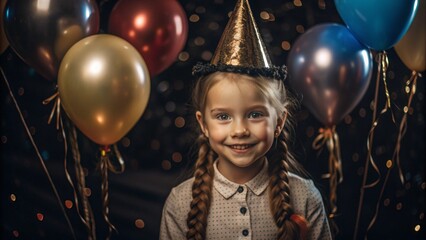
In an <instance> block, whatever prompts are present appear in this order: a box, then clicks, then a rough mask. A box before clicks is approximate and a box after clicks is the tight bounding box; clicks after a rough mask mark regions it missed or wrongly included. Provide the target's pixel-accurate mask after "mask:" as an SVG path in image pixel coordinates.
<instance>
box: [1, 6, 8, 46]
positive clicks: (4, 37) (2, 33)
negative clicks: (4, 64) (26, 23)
mask: <svg viewBox="0 0 426 240" xmlns="http://www.w3.org/2000/svg"><path fill="white" fill-rule="evenodd" d="M6 2H7V1H6V0H4V1H3V0H2V1H1V5H0V53H3V52H4V50H6V48H7V46H9V42H8V41H7V38H6V33H5V32H4V26H3V11H4V6H6Z"/></svg>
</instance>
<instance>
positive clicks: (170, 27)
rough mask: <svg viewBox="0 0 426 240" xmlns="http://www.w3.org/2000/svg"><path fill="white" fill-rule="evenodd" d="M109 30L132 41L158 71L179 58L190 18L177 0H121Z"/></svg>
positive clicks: (115, 7)
mask: <svg viewBox="0 0 426 240" xmlns="http://www.w3.org/2000/svg"><path fill="white" fill-rule="evenodd" d="M108 31H109V33H111V34H114V35H117V36H119V37H121V38H123V39H125V40H127V41H128V42H130V43H131V44H132V45H133V46H134V47H135V48H136V49H137V50H138V51H139V53H140V54H141V55H142V57H143V59H144V60H145V62H146V64H147V66H148V70H149V72H150V74H151V75H152V76H153V75H156V74H158V73H160V72H162V71H163V70H165V69H166V68H168V67H169V66H170V65H172V63H173V62H174V61H175V60H176V58H177V56H178V54H179V52H180V51H181V50H182V48H183V47H184V45H185V43H186V38H187V35H188V21H187V18H186V14H185V12H184V10H183V8H182V7H181V5H180V4H179V2H178V1H176V0H154V1H153V0H120V1H118V2H117V3H116V5H115V6H114V8H113V9H112V11H111V14H110V17H109V23H108Z"/></svg>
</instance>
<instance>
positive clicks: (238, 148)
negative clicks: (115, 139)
mask: <svg viewBox="0 0 426 240" xmlns="http://www.w3.org/2000/svg"><path fill="white" fill-rule="evenodd" d="M253 146H254V144H238V145H229V147H230V148H232V149H234V150H246V149H249V148H251V147H253Z"/></svg>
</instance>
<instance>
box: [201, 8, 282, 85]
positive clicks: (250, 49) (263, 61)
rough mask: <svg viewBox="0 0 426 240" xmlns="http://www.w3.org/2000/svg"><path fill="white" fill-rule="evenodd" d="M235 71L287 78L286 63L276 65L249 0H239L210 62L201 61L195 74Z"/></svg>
mask: <svg viewBox="0 0 426 240" xmlns="http://www.w3.org/2000/svg"><path fill="white" fill-rule="evenodd" d="M216 71H221V72H234V73H243V74H248V75H252V76H264V77H268V78H274V79H280V80H284V79H285V77H286V73H287V71H286V67H285V66H282V67H276V66H273V65H272V63H271V59H270V58H269V55H268V53H267V51H266V47H265V44H264V42H263V40H262V37H261V36H260V33H259V30H258V28H257V26H256V22H255V21H254V18H253V14H252V12H251V9H250V5H249V3H248V0H237V4H236V6H235V9H234V11H233V12H232V15H231V17H230V19H229V21H228V24H227V25H226V27H225V30H224V32H223V34H222V37H221V38H220V41H219V44H218V46H217V48H216V51H215V53H214V55H213V57H212V59H211V61H210V64H201V63H198V64H197V65H195V66H194V68H193V74H194V75H196V76H203V75H207V74H210V73H212V72H216Z"/></svg>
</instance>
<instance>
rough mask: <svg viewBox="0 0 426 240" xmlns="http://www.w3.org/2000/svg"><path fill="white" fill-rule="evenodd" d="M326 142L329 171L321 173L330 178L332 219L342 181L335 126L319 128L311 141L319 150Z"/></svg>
mask: <svg viewBox="0 0 426 240" xmlns="http://www.w3.org/2000/svg"><path fill="white" fill-rule="evenodd" d="M324 144H326V146H327V149H328V151H329V158H328V167H329V172H328V173H327V174H323V175H322V177H323V178H328V179H330V180H329V182H330V194H329V198H330V208H331V212H330V215H329V217H330V218H331V219H333V218H334V217H335V216H336V214H337V186H338V184H340V183H341V182H342V181H343V171H342V158H341V154H340V141H339V136H338V134H337V132H336V127H335V126H333V127H332V128H326V129H324V128H320V129H319V134H318V136H317V137H316V138H315V140H314V141H313V143H312V147H313V148H314V149H315V150H321V149H322V148H323V147H324Z"/></svg>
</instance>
